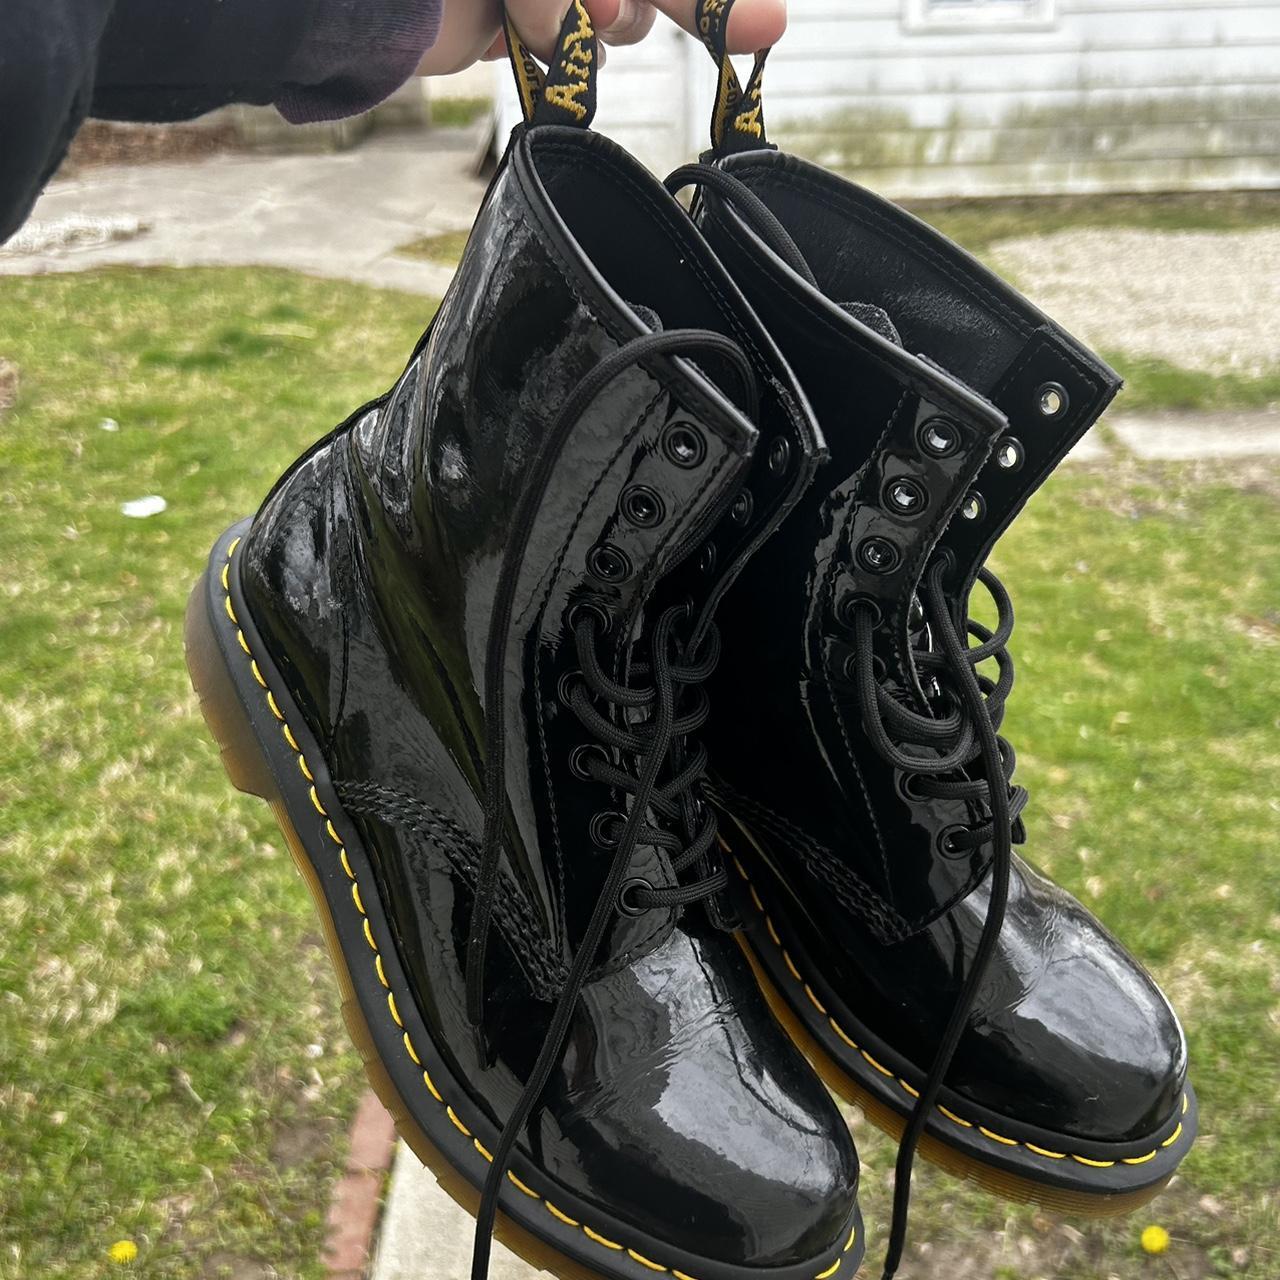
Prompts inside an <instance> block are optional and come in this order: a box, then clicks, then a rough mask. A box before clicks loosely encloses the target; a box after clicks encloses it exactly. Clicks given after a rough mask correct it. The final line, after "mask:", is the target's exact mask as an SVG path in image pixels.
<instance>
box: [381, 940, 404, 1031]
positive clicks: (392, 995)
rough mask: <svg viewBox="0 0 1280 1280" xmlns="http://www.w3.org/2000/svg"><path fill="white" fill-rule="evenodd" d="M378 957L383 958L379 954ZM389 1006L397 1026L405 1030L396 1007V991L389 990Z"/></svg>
mask: <svg viewBox="0 0 1280 1280" xmlns="http://www.w3.org/2000/svg"><path fill="white" fill-rule="evenodd" d="M378 959H379V960H381V959H382V957H381V956H379V957H378ZM387 1008H388V1009H390V1010H391V1019H392V1021H393V1022H394V1023H395V1024H396V1026H397V1027H400V1028H401V1029H402V1030H403V1028H404V1023H403V1022H401V1021H400V1010H399V1009H397V1008H396V996H395V992H394V991H388V992H387Z"/></svg>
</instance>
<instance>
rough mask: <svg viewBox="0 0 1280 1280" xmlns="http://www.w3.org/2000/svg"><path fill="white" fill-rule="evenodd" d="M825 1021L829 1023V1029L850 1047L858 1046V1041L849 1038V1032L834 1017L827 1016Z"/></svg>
mask: <svg viewBox="0 0 1280 1280" xmlns="http://www.w3.org/2000/svg"><path fill="white" fill-rule="evenodd" d="M827 1021H828V1022H829V1023H831V1030H832V1031H834V1032H835V1033H836V1035H838V1036H839V1037H840V1039H841V1040H843V1041H844V1042H845V1044H847V1045H848V1046H849V1048H850V1049H856V1048H857V1047H858V1042H857V1041H856V1040H851V1039H850V1038H849V1033H848V1032H847V1031H846V1030H845V1029H844V1028H843V1027H842V1026H841V1025H840V1024H839V1023H838V1022H837V1021H836V1020H835V1019H834V1018H828V1019H827Z"/></svg>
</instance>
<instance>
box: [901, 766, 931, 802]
mask: <svg viewBox="0 0 1280 1280" xmlns="http://www.w3.org/2000/svg"><path fill="white" fill-rule="evenodd" d="M919 781H920V775H919V774H917V773H904V772H903V771H902V770H901V769H898V770H895V773H894V780H893V785H894V789H895V790H896V791H897V793H898V795H899V796H901V797H902V799H903V800H906V801H907V802H908V803H909V804H921V803H924V802H925V801H926V800H927V799H928V797H927V796H924V795H922V794H921V793H920V790H919V788H918V787H917V786H916V783H917V782H919Z"/></svg>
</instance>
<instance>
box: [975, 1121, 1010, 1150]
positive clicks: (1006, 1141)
mask: <svg viewBox="0 0 1280 1280" xmlns="http://www.w3.org/2000/svg"><path fill="white" fill-rule="evenodd" d="M978 1132H979V1133H980V1134H982V1136H983V1137H984V1138H990V1139H991V1141H992V1142H998V1143H1000V1144H1001V1145H1002V1146H1006V1147H1016V1146H1018V1140H1017V1139H1016V1138H1006V1137H1005V1136H1004V1135H1003V1134H1000V1133H992V1132H991V1130H990V1129H985V1128H983V1126H982V1125H979V1126H978Z"/></svg>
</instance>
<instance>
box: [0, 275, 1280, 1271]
mask: <svg viewBox="0 0 1280 1280" xmlns="http://www.w3.org/2000/svg"><path fill="white" fill-rule="evenodd" d="M429 312H430V306H429V305H428V304H424V303H423V302H422V300H420V299H414V298H407V297H403V296H399V295H394V294H387V293H378V292H374V291H372V290H367V289H362V288H358V287H355V286H351V285H344V284H337V283H334V282H329V281H324V282H321V281H314V280H309V279H306V278H303V277H298V276H293V275H289V274H285V273H270V272H261V271H257V272H246V271H231V270H224V271H186V272H149V273H140V272H106V273H95V274H92V275H83V276H66V277H44V278H39V279H32V280H19V279H4V280H0V335H3V337H2V338H0V358H7V359H9V360H11V361H13V362H14V363H15V364H16V365H17V366H18V367H19V370H20V378H21V383H20V390H19V393H18V402H17V404H16V406H15V407H14V408H13V409H12V410H10V411H9V412H8V413H7V415H5V416H3V417H0V459H2V460H3V465H2V469H0V511H2V513H3V515H2V518H0V569H2V571H3V572H2V574H0V578H2V596H0V600H2V603H0V806H2V807H3V815H4V816H3V822H2V823H0V910H2V912H3V918H4V920H5V922H6V928H5V929H4V930H3V932H0V1277H4V1280H18V1278H19V1277H21V1280H31V1278H35V1277H39V1280H46V1278H47V1280H64V1278H70V1277H75V1280H92V1278H93V1277H97V1276H101V1275H106V1274H108V1273H112V1272H115V1273H116V1274H119V1272H118V1271H117V1270H116V1269H115V1268H113V1267H112V1265H111V1264H110V1263H109V1262H108V1260H107V1250H108V1248H109V1246H110V1245H111V1243H112V1242H113V1241H115V1240H117V1239H132V1240H136V1241H137V1242H138V1245H139V1248H140V1256H139V1259H138V1263H137V1264H136V1268H137V1272H138V1273H139V1274H144V1275H148V1276H157V1277H159V1276H163V1277H166V1280H167V1278H168V1277H175V1278H178V1280H185V1278H188V1277H191V1278H200V1280H204V1278H205V1277H209V1278H212V1277H216V1276H219V1275H226V1276H233V1277H235V1278H236V1280H259V1277H261V1278H263V1280H265V1277H267V1276H270V1275H277V1274H278V1275H280V1276H287V1277H295V1276H299V1277H315V1276H318V1275H319V1274H320V1267H319V1264H318V1260H317V1258H318V1250H319V1245H320V1240H321V1223H322V1218H323V1212H324V1206H325V1203H326V1200H327V1196H328V1189H329V1184H330V1181H331V1178H332V1175H333V1174H334V1172H335V1170H336V1168H337V1166H338V1163H339V1161H340V1158H341V1154H342V1151H341V1134H342V1131H343V1129H344V1127H345V1124H346V1121H347V1119H348V1117H349V1115H350V1112H351V1108H352V1106H353V1103H354V1100H355V1098H356V1096H357V1094H358V1092H359V1090H360V1089H361V1088H362V1086H363V1081H362V1077H361V1075H360V1072H359V1067H358V1063H357V1059H356V1055H355V1054H354V1052H353V1051H351V1050H350V1049H349V1048H348V1046H347V1044H346V1041H345V1038H344V1036H343V1033H342V1029H341V1024H340V1018H339V1015H338V1001H337V994H336V988H335V985H334V983H333V980H332V976H331V974H330V972H329V969H328V964H327V960H326V959H325V957H324V955H323V951H322V948H321V943H320V939H319V934H318V929H317V926H316V923H315V921H314V919H313V917H312V913H311V907H310V904H309V899H308V897H307V895H306V893H305V890H304V889H303V886H302V884H301V882H300V881H299V880H298V879H297V877H296V876H295V874H294V872H293V870H292V866H291V864H290V862H289V859H288V857H287V855H286V854H285V853H284V852H283V851H282V850H281V847H280V842H279V840H278V838H277V836H276V832H275V828H274V825H273V823H272V822H271V820H270V817H269V815H268V813H267V811H266V809H265V807H264V806H262V805H261V804H259V803H257V802H254V801H251V800H249V799H247V798H244V797H241V796H239V795H237V794H236V793H234V792H232V791H231V790H230V788H229V787H228V785H227V783H226V780H225V778H224V775H223V773H222V769H221V766H220V764H219V762H218V759H217V753H216V751H215V749H214V747H213V746H212V744H211V743H210V742H209V741H208V739H207V738H206V735H205V732H204V727H203V724H202V723H201V721H200V718H199V714H198V711H197V709H196V705H195V699H194V696H193V695H192V694H191V692H190V690H189V687H188V685H187V680H186V673H185V669H184V667H183V662H182V652H181V650H182V645H181V615H182V609H183V605H184V602H185V598H186V594H187V591H188V589H189V587H190V584H191V582H192V580H193V579H194V578H195V576H196V575H197V574H198V573H199V572H200V571H201V569H202V567H203V564H204V560H205V555H206V553H207V550H208V546H209V544H210V542H211V541H212V539H213V538H214V536H215V535H216V534H217V533H218V532H219V531H220V530H221V529H222V528H223V527H224V525H225V524H227V523H228V522H230V521H231V520H232V519H234V518H236V517H238V516H240V515H242V514H244V513H246V512H248V511H250V510H251V509H252V508H253V506H254V505H255V503H256V502H257V501H258V500H259V499H260V497H261V496H262V495H263V494H264V493H265V491H266V490H267V488H268V487H269V486H270V484H271V483H272V481H273V480H274V479H275V477H276V476H277V474H278V473H279V471H280V470H281V469H282V468H283V467H284V466H285V465H286V464H287V463H288V462H289V461H290V460H291V459H292V458H293V457H294V456H295V455H296V454H297V453H298V452H299V451H300V450H301V449H302V448H303V447H304V446H305V445H306V444H308V443H309V442H310V441H311V440H313V439H314V438H315V437H316V436H318V435H319V434H321V433H322V432H323V431H325V430H327V429H328V428H329V427H330V426H331V425H332V424H333V423H334V422H336V421H338V420H339V419H340V418H342V417H344V416H345V415H346V413H347V412H348V411H349V410H350V409H351V408H352V407H354V406H355V405H357V404H358V403H360V402H362V401H363V400H365V399H367V398H368V397H369V396H370V395H372V394H375V393H377V392H378V391H380V390H382V389H383V388H384V387H385V386H386V385H387V384H388V383H389V382H390V381H391V380H392V379H393V378H394V376H395V375H396V373H397V372H398V371H399V369H400V367H401V365H402V363H403V360H404V358H405V356H406V355H407V353H408V352H409V350H410V348H411V346H412V344H413V342H414V341H415V339H416V337H417V335H418V333H419V331H420V330H421V328H422V327H423V325H424V324H425V322H426V320H427V318H428V315H429ZM107 418H110V419H113V420H114V421H115V422H117V423H118V425H119V429H118V430H117V431H107V430H103V429H102V428H101V426H100V425H99V424H100V423H101V422H102V420H103V419H107ZM147 494H160V495H162V496H163V497H165V498H166V499H167V501H168V504H169V506H168V510H167V511H165V512H164V513H163V514H162V515H159V516H155V517H153V518H151V519H148V520H129V519H125V518H124V517H122V516H121V514H120V510H119V508H120V504H121V503H122V502H124V501H128V500H130V499H134V498H138V497H142V496H144V495H147ZM1277 545H1280V466H1277V464H1274V463H1262V462H1251V463H1249V464H1248V465H1247V466H1246V465H1241V464H1235V465H1232V466H1229V467H1228V466H1209V465H1199V466H1192V465H1177V466H1174V465H1168V466H1155V465H1147V464H1138V463H1137V462H1134V461H1132V460H1120V461H1116V460H1115V459H1113V460H1112V461H1110V462H1108V463H1107V464H1105V465H1101V466H1098V467H1096V468H1086V467H1075V468H1073V469H1069V470H1067V471H1064V472H1063V473H1061V474H1060V475H1058V476H1057V477H1055V478H1054V479H1053V480H1052V481H1051V483H1050V484H1049V486H1048V487H1047V489H1046V490H1045V492H1044V493H1042V494H1041V495H1040V496H1039V497H1038V498H1037V499H1036V500H1035V501H1033V503H1032V504H1031V506H1030V507H1029V509H1028V511H1027V512H1026V514H1025V516H1024V518H1023V519H1022V520H1021V521H1020V522H1019V524H1018V526H1017V528H1016V531H1015V532H1013V533H1012V534H1011V535H1010V536H1009V537H1008V538H1007V539H1006V540H1005V542H1004V543H1002V545H1001V546H1000V548H999V550H998V555H997V557H996V560H997V568H998V569H999V571H1000V572H1002V573H1003V574H1004V576H1005V578H1006V581H1007V582H1008V583H1009V585H1010V586H1011V588H1012V590H1013V592H1014V596H1015V603H1016V605H1017V607H1018V613H1019V619H1020V620H1019V625H1018V629H1017V631H1016V633H1015V637H1014V653H1015V656H1016V658H1017V661H1018V671H1019V679H1018V687H1017V689H1016V691H1015V694H1014V697H1013V701H1012V705H1011V709H1010V714H1009V718H1008V721H1007V732H1008V734H1009V736H1010V737H1011V738H1012V739H1013V741H1014V742H1015V744H1016V745H1017V747H1018V749H1019V759H1020V767H1019V778H1020V780H1021V781H1023V782H1026V783H1027V784H1028V785H1030V787H1031V791H1032V804H1031V807H1030V810H1029V813H1028V815H1027V816H1028V821H1029V826H1030V829H1031V836H1032V839H1031V843H1030V844H1029V846H1028V853H1029V854H1030V856H1031V857H1032V858H1033V860H1035V861H1037V862H1038V863H1039V864H1040V865H1041V866H1043V867H1045V868H1046V869H1047V870H1048V871H1049V872H1050V873H1051V874H1053V875H1054V876H1055V877H1056V878H1057V879H1059V880H1060V881H1062V882H1063V883H1064V884H1066V885H1067V886H1068V887H1070V888H1071V889H1072V891H1073V892H1076V893H1077V894H1079V895H1080V896H1081V897H1082V898H1083V899H1084V900H1085V901H1086V902H1087V903H1089V905H1090V906H1092V907H1093V908H1094V909H1095V910H1097V911H1098V912H1099V913H1100V915H1101V916H1102V918H1103V919H1104V920H1105V921H1106V922H1107V923H1108V924H1109V925H1111V926H1112V927H1113V928H1114V929H1115V930H1116V931H1117V932H1118V933H1119V934H1120V935H1121V936H1122V937H1123V938H1124V939H1125V940H1126V941H1127V942H1128V943H1129V944H1130V945H1131V946H1132V947H1133V948H1134V950H1135V951H1136V952H1137V953H1138V954H1139V955H1140V956H1141V957H1142V958H1143V959H1144V960H1145V961H1146V962H1147V963H1148V964H1149V965H1150V966H1151V967H1152V969H1153V970H1154V971H1155V973H1156V974H1157V976H1158V977H1159V978H1160V979H1161V981H1162V982H1163V983H1164V984H1165V986H1166V989H1167V990H1168V991H1169V992H1170V994H1171V996H1172V997H1173V998H1174V1000H1175V1003H1176V1004H1177V1005H1178V1007H1179V1009H1180V1011H1181V1013H1182V1014H1183V1016H1184V1018H1185V1021H1186V1023H1187V1027H1188V1031H1189V1035H1190V1039H1191V1050H1192V1058H1193V1062H1194V1064H1195V1082H1196V1086H1197V1088H1198V1090H1199V1092H1200V1098H1201V1106H1202V1126H1203V1130H1204V1132H1203V1136H1202V1137H1201V1139H1200V1142H1199V1145H1198V1146H1197V1147H1196V1149H1195V1151H1194V1153H1193V1154H1192V1156H1191V1157H1190V1159H1189V1161H1188V1163H1187V1165H1186V1166H1185V1173H1184V1175H1183V1176H1181V1177H1180V1178H1179V1179H1178V1181H1177V1182H1176V1183H1175V1184H1174V1185H1173V1186H1172V1187H1171V1188H1170V1189H1169V1190H1168V1191H1167V1192H1166V1193H1165V1195H1164V1196H1163V1197H1162V1198H1161V1199H1160V1200H1158V1201H1157V1202H1156V1204H1155V1205H1154V1206H1153V1207H1152V1208H1151V1209H1150V1210H1149V1211H1148V1212H1146V1213H1144V1214H1143V1215H1141V1216H1140V1217H1139V1218H1138V1219H1137V1220H1129V1221H1120V1222H1117V1223H1112V1224H1108V1225H1098V1224H1089V1223H1085V1222H1080V1221H1074V1222H1067V1221H1064V1220H1060V1219H1057V1218H1055V1217H1053V1216H1052V1215H1048V1214H1042V1213H1039V1212H1035V1211H1032V1210H1029V1209H1025V1208H1010V1207H1008V1206H1005V1205H1002V1204H1000V1203H998V1202H996V1201H994V1200H992V1199H990V1198H989V1197H987V1196H985V1195H983V1194H981V1193H979V1192H978V1191H976V1190H974V1189H972V1188H971V1187H969V1186H968V1185H967V1184H962V1183H957V1182H955V1181H953V1180H951V1179H949V1178H946V1177H945V1176H943V1175H941V1174H938V1173H936V1172H934V1171H932V1170H929V1169H927V1168H922V1169H921V1170H920V1171H919V1173H918V1175H917V1189H918V1190H917V1212H916V1214H915V1218H914V1226H913V1240H914V1241H915V1242H916V1243H917V1244H920V1243H924V1244H927V1245H928V1248H929V1253H928V1256H927V1257H926V1258H923V1259H920V1258H916V1259H913V1261H912V1264H911V1269H910V1271H907V1270H904V1272H903V1276H904V1280H907V1278H908V1277H909V1276H916V1277H923V1276H926V1275H928V1276H936V1275H939V1274H948V1275H950V1276H951V1277H952V1280H964V1278H965V1277H968V1276H972V1277H975V1278H976V1277H1001V1278H1002V1280H1015V1278H1017V1280H1035V1278H1037V1277H1044V1278H1050V1277H1051V1278H1053V1280H1086V1278H1087V1280H1094V1278H1095V1277H1101V1276H1115V1277H1119V1278H1120V1280H1137V1278H1138V1277H1160V1278H1161V1280H1165V1278H1170V1280H1193V1278H1195V1277H1203V1276H1209V1275H1222V1276H1242V1277H1251V1278H1256V1280H1262V1278H1263V1277H1268V1278H1270V1277H1274V1276H1275V1275H1276V1274H1277V1272H1278V1271H1280V1253H1277V1251H1276V1250H1277V1240H1280V1207H1278V1205H1277V1191H1276V1188H1277V1186H1280V1143H1278V1142H1277V1141H1276V1140H1275V1136H1274V1132H1273V1130H1274V1124H1275V1117H1276V1110H1277V1104H1278V1103H1280V1042H1278V1041H1280V1036H1278V1033H1280V1019H1278V1018H1277V1014H1276V998H1277V996H1276V993H1277V991H1278V990H1280V946H1278V944H1277V936H1278V934H1280V894H1278V892H1277V880H1278V877H1277V874H1276V870H1277V868H1276V857H1277V855H1276V844H1277V835H1278V834H1280V830H1278V828H1280V814H1278V812H1277V809H1278V806H1277V801H1276V787H1275V778H1276V775H1277V772H1278V771H1280V733H1278V732H1277V715H1278V711H1277V708H1278V707H1280V679H1278V677H1277V669H1278V659H1280V556H1277V554H1276V547H1277ZM857 1131H858V1136H859V1141H860V1147H861V1151H862V1155H863V1158H864V1162H865V1174H864V1203H865V1207H866V1211H867V1215H868V1223H869V1233H870V1249H871V1256H872V1257H873V1258H876V1257H878V1255H879V1252H880V1250H881V1249H882V1248H883V1243H884V1237H885V1230H886V1225H887V1205H888V1179H889V1176H890V1173H891V1169H892V1149H891V1146H890V1144H889V1143H888V1142H887V1140H885V1139H883V1138H882V1137H880V1136H879V1135H878V1134H875V1133H874V1131H872V1130H870V1129H869V1128H868V1127H867V1126H866V1125H865V1124H858V1126H857ZM1148 1221H1156V1222H1160V1223H1163V1224H1164V1225H1165V1226H1166V1227H1167V1228H1168V1229H1169V1230H1170V1232H1171V1233H1172V1235H1173V1237H1174V1243H1173V1245H1172V1246H1171V1249H1170V1251H1169V1252H1168V1253H1167V1254H1165V1255H1163V1257H1161V1258H1151V1257H1147V1256H1144V1255H1143V1254H1142V1253H1141V1251H1140V1250H1139V1248H1138V1244H1137V1237H1138V1231H1139V1229H1140V1228H1141V1226H1142V1225H1144V1224H1145V1223H1146V1222H1148ZM870 1270H871V1268H868V1273H870Z"/></svg>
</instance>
